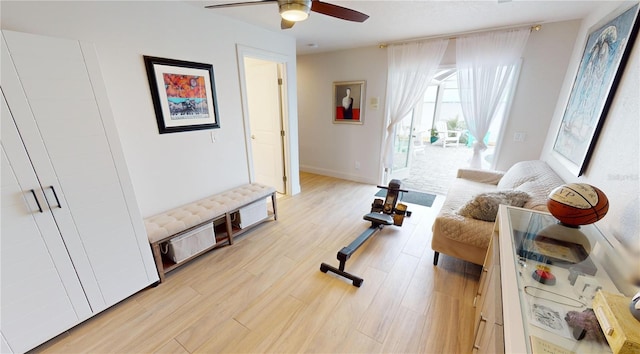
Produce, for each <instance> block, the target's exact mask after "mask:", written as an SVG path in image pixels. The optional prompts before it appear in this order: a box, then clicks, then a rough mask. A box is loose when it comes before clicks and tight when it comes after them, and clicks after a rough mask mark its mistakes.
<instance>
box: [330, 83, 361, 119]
mask: <svg viewBox="0 0 640 354" xmlns="http://www.w3.org/2000/svg"><path fill="white" fill-rule="evenodd" d="M364 86H365V82H364V81H341V82H334V83H333V122H334V123H345V124H363V123H364Z"/></svg>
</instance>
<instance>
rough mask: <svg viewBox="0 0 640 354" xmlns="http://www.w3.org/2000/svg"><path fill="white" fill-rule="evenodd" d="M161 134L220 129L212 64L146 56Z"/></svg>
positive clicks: (145, 60)
mask: <svg viewBox="0 0 640 354" xmlns="http://www.w3.org/2000/svg"><path fill="white" fill-rule="evenodd" d="M144 63H145V66H146V68H147V77H148V79H149V86H150V89H151V97H152V99H153V106H154V109H155V112H156V120H157V122H158V130H159V132H160V134H165V133H175V132H183V131H190V130H201V129H214V128H220V120H219V117H218V104H217V102H216V92H215V91H216V89H215V84H214V78H213V66H212V65H211V64H202V63H194V62H189V61H182V60H174V59H166V58H157V57H150V56H146V55H145V56H144Z"/></svg>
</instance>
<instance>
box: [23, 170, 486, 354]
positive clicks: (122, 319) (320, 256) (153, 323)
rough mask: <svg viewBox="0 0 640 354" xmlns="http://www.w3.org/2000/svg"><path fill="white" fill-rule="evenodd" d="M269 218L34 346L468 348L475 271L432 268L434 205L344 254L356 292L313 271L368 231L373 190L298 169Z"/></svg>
mask: <svg viewBox="0 0 640 354" xmlns="http://www.w3.org/2000/svg"><path fill="white" fill-rule="evenodd" d="M301 178H302V193H300V194H299V195H296V196H294V197H282V198H279V199H278V216H279V218H278V221H275V222H274V221H270V222H267V223H265V224H263V225H261V226H259V227H258V228H256V229H255V230H253V231H251V232H248V233H246V234H244V235H243V236H241V237H240V238H238V239H237V240H236V241H237V242H236V243H235V244H234V245H233V246H228V247H224V248H221V249H218V250H214V251H213V252H210V253H208V254H206V255H203V256H201V257H199V258H198V259H196V260H195V261H193V262H191V263H190V264H189V265H186V266H184V267H181V268H179V269H177V270H176V271H174V272H171V273H169V274H168V276H167V279H166V282H164V283H162V284H161V285H159V286H158V287H156V288H149V289H146V290H144V291H142V292H140V293H138V294H136V295H134V296H132V297H131V298H129V299H127V300H125V301H123V302H122V303H120V304H118V305H117V306H114V307H112V308H111V309H108V310H106V311H105V312H103V313H101V314H99V315H98V316H95V317H94V318H92V319H90V320H88V321H86V322H84V323H83V324H81V325H79V326H77V327H75V328H73V329H71V330H70V331H69V332H67V333H65V334H62V335H60V336H58V337H57V338H54V339H53V340H51V341H49V342H47V343H45V344H44V345H42V346H40V347H39V348H36V350H35V352H43V353H80V352H83V353H85V352H91V353H96V352H122V353H125V352H126V353H149V352H160V353H164V352H166V353H169V352H171V353H199V352H203V353H204V352H207V353H223V352H234V353H247V352H254V353H257V352H281V353H298V352H312V353H333V352H341V353H346V352H349V353H356V352H361V353H376V352H385V353H387V352H396V353H468V352H470V349H471V346H472V338H471V337H472V335H473V326H472V321H473V313H474V308H473V306H472V302H473V297H474V295H475V293H476V290H477V287H478V278H479V274H480V267H479V266H475V265H473V264H470V263H466V262H462V261H459V260H457V259H454V258H452V257H448V256H446V255H442V256H441V257H440V265H439V266H438V267H434V266H433V264H432V259H433V251H432V250H431V247H430V244H431V224H432V222H433V218H434V217H435V214H436V213H437V211H438V209H439V208H440V206H441V205H442V202H443V197H440V196H439V197H438V198H437V199H436V202H435V203H434V205H433V207H431V208H426V207H421V206H417V205H412V204H409V210H411V211H413V215H412V216H411V217H410V218H405V221H404V225H403V226H402V227H400V228H399V227H394V226H388V227H385V228H384V229H383V230H382V231H380V232H378V233H377V234H376V235H374V237H373V238H372V239H370V240H369V241H368V242H367V243H366V244H365V245H364V246H363V247H361V248H360V249H359V250H358V251H357V252H356V253H355V254H354V256H353V257H352V258H351V259H350V260H349V261H347V263H346V270H347V271H349V272H351V273H354V274H356V275H359V276H361V277H363V278H364V284H363V285H362V287H360V288H356V287H354V286H352V285H351V282H350V281H348V280H345V279H343V278H339V277H338V276H335V275H330V274H324V273H322V272H320V270H319V267H320V263H321V262H326V263H329V264H332V265H336V266H337V264H338V261H337V260H336V254H337V252H338V251H339V250H340V249H341V248H342V247H343V246H346V245H348V244H349V243H350V242H351V241H352V240H353V239H354V238H355V237H356V236H358V235H359V234H360V232H362V231H363V230H364V229H366V228H367V227H368V226H369V223H367V222H366V221H364V220H362V216H363V215H364V214H366V213H368V212H369V208H370V206H371V203H372V201H373V198H374V197H373V196H374V194H375V193H376V191H377V188H376V187H375V186H371V185H364V184H359V183H354V182H348V181H343V180H338V179H334V178H330V177H324V176H317V175H312V174H306V173H303V174H301Z"/></svg>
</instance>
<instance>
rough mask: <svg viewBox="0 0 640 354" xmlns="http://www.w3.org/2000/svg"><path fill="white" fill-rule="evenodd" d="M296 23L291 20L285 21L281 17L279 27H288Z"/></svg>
mask: <svg viewBox="0 0 640 354" xmlns="http://www.w3.org/2000/svg"><path fill="white" fill-rule="evenodd" d="M295 24H296V23H295V22H293V21H287V20H285V19H284V18H283V19H282V21H280V29H283V30H285V29H289V28H291V27H293V25H295Z"/></svg>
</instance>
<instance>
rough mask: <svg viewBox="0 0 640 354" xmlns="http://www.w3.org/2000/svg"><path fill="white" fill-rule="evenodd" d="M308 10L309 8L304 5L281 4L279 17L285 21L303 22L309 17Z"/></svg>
mask: <svg viewBox="0 0 640 354" xmlns="http://www.w3.org/2000/svg"><path fill="white" fill-rule="evenodd" d="M309 10H310V8H309V6H307V5H306V4H298V3H288V4H282V5H280V16H281V17H282V18H283V19H285V20H287V21H292V22H298V21H304V20H306V19H307V17H309Z"/></svg>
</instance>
